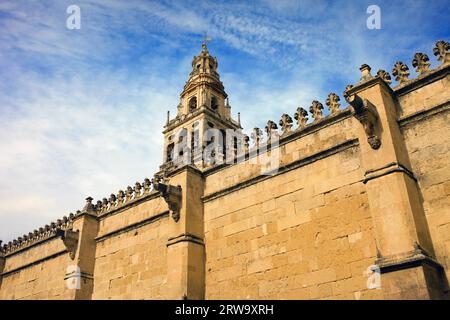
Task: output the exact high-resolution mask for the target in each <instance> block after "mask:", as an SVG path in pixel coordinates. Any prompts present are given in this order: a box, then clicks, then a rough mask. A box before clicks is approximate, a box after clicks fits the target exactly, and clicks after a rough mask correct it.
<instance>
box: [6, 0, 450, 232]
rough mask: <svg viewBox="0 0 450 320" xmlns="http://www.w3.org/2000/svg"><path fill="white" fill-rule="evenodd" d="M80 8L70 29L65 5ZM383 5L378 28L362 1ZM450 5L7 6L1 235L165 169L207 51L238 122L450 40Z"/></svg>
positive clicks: (91, 0) (252, 121)
mask: <svg viewBox="0 0 450 320" xmlns="http://www.w3.org/2000/svg"><path fill="white" fill-rule="evenodd" d="M71 4H76V5H78V6H79V7H80V9H81V29H80V30H68V29H67V28H66V19H67V17H68V15H67V13H66V8H67V7H68V6H69V5H71ZM372 4H375V5H378V6H379V7H380V8H381V27H382V29H381V30H369V29H367V27H366V19H367V17H368V16H369V15H368V14H367V13H366V9H367V7H368V6H369V5H372ZM448 21H450V10H449V8H448V1H446V0H443V1H438V0H434V1H418V0H416V1H415V0H407V1H373V0H371V1H349V0H344V1H322V0H314V1H307V0H298V1H284V0H261V1H256V0H253V1H246V2H242V1H220V3H219V2H218V1H209V2H208V1H199V0H196V1H189V0H184V1H170V2H166V1H137V0H127V1H119V0H108V1H101V0H86V1H81V0H80V1H78V0H70V1H63V0H59V1H52V0H48V1H47V0H39V1H23V0H6V1H5V0H2V1H1V2H0V70H1V72H0V77H1V79H0V137H1V139H0V150H1V153H0V239H2V240H4V241H8V240H11V239H12V238H13V237H17V236H19V235H22V234H23V233H27V232H29V231H32V230H33V229H35V228H37V227H39V226H42V225H44V224H46V223H49V222H50V221H52V220H56V219H57V218H60V217H62V216H63V215H66V214H68V213H69V212H74V211H76V210H77V209H80V208H81V207H82V206H83V204H84V198H86V197H87V196H88V195H90V196H93V197H94V198H95V199H98V198H103V197H105V196H108V195H109V194H110V193H111V192H117V191H118V190H119V189H123V188H126V186H127V185H133V184H134V182H136V181H142V180H143V179H144V178H145V177H151V176H152V175H153V173H154V172H156V171H157V169H158V166H159V165H160V164H161V159H162V134H161V131H162V126H163V124H164V121H165V115H166V111H167V110H171V112H172V113H175V110H176V107H175V106H176V105H177V104H178V99H179V93H180V92H181V90H182V87H183V85H184V83H185V81H186V80H187V77H188V74H189V72H190V62H191V59H192V57H193V56H194V55H195V54H198V53H199V51H200V45H201V41H202V38H203V34H204V32H205V31H207V32H208V35H209V36H210V37H212V39H213V41H212V42H210V43H209V44H208V47H209V50H210V52H211V53H212V54H213V55H215V56H217V58H218V60H219V72H220V75H221V78H222V81H223V82H224V85H225V89H226V91H227V92H228V94H229V96H230V104H231V106H232V112H233V114H234V116H235V117H236V114H237V112H238V111H239V112H241V119H242V123H243V126H244V129H247V130H248V129H250V128H252V127H254V126H259V127H264V125H265V123H266V122H267V120H269V119H272V120H275V121H277V122H278V120H279V118H280V116H281V114H282V113H289V114H291V115H293V113H294V112H295V109H296V108H297V107H298V106H304V107H305V108H307V107H309V105H310V103H311V101H312V100H316V99H317V100H319V101H321V102H322V103H324V102H325V100H326V96H327V94H328V93H329V92H336V93H338V94H339V95H341V94H342V92H343V90H344V88H345V86H346V85H347V84H349V83H355V82H356V81H357V80H358V79H359V70H358V68H359V66H360V65H361V64H363V63H367V64H369V65H370V66H371V67H372V69H373V70H372V71H373V72H376V70H378V69H385V70H388V71H389V72H390V71H391V70H392V66H393V65H394V63H395V61H397V60H401V61H403V62H405V63H407V64H408V65H409V67H410V69H411V75H415V72H414V71H413V68H412V66H411V60H412V57H413V55H414V53H415V52H424V53H427V54H428V55H429V56H430V60H431V61H432V63H433V64H432V66H433V67H434V66H436V65H437V62H436V59H435V58H434V56H433V55H432V48H433V46H434V43H435V42H436V41H437V40H441V39H444V40H447V41H449V36H450V28H449V22H448Z"/></svg>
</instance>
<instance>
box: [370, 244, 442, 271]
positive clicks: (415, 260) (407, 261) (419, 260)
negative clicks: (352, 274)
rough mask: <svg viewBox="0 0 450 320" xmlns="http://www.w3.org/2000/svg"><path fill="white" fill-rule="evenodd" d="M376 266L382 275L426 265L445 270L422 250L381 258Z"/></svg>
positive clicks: (376, 262)
mask: <svg viewBox="0 0 450 320" xmlns="http://www.w3.org/2000/svg"><path fill="white" fill-rule="evenodd" d="M375 264H376V265H377V266H378V267H379V268H380V272H381V273H389V272H394V271H398V270H403V269H409V268H414V267H419V266H422V265H424V264H427V265H429V266H430V267H433V268H435V269H437V270H443V267H442V265H441V264H440V263H439V262H438V261H436V260H435V259H434V258H432V257H431V256H430V255H428V254H427V253H426V252H425V251H423V250H422V249H416V250H412V251H410V252H407V253H405V254H400V255H393V256H389V257H381V258H378V259H377V260H376V261H375Z"/></svg>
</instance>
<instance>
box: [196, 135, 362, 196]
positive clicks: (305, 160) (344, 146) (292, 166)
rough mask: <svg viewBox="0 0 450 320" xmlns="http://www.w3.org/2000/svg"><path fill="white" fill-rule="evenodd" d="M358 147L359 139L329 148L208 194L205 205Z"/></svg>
mask: <svg viewBox="0 0 450 320" xmlns="http://www.w3.org/2000/svg"><path fill="white" fill-rule="evenodd" d="M356 146H359V141H358V139H352V140H347V141H345V142H344V143H341V144H339V145H336V146H334V147H331V148H328V149H326V150H323V151H320V152H318V153H315V154H313V155H311V156H308V157H305V158H302V159H299V160H296V161H294V162H291V163H289V164H287V165H285V166H282V167H280V168H279V170H278V172H277V173H276V174H273V175H259V176H256V177H254V178H250V179H248V180H245V181H243V182H240V183H237V184H235V185H232V186H230V187H228V188H225V189H223V190H219V191H216V192H213V193H211V194H208V195H206V196H203V197H202V201H203V202H204V203H205V202H208V201H212V200H214V199H217V198H220V197H223V196H225V195H227V194H229V193H231V192H234V191H236V190H238V189H241V188H245V187H248V186H251V185H253V184H255V183H258V182H261V181H264V180H267V179H270V178H272V177H274V176H278V175H281V174H284V173H286V172H289V171H292V170H295V169H297V168H300V167H303V166H305V165H308V164H311V163H313V162H315V161H318V160H321V159H324V158H327V157H329V156H332V155H335V154H337V153H339V152H342V151H344V150H347V149H349V148H353V147H356Z"/></svg>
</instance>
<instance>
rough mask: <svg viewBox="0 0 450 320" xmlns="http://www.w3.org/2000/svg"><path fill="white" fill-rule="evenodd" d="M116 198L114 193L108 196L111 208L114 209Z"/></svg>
mask: <svg viewBox="0 0 450 320" xmlns="http://www.w3.org/2000/svg"><path fill="white" fill-rule="evenodd" d="M116 201H117V197H116V195H115V194H114V193H111V194H110V195H109V203H110V204H111V208H114V207H115V206H116V204H117V203H116Z"/></svg>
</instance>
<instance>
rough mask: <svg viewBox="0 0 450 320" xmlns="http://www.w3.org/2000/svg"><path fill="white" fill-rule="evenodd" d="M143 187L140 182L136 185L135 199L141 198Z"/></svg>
mask: <svg viewBox="0 0 450 320" xmlns="http://www.w3.org/2000/svg"><path fill="white" fill-rule="evenodd" d="M141 189H142V185H141V184H140V183H139V182H136V183H135V184H134V197H135V198H139V197H140V196H141Z"/></svg>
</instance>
